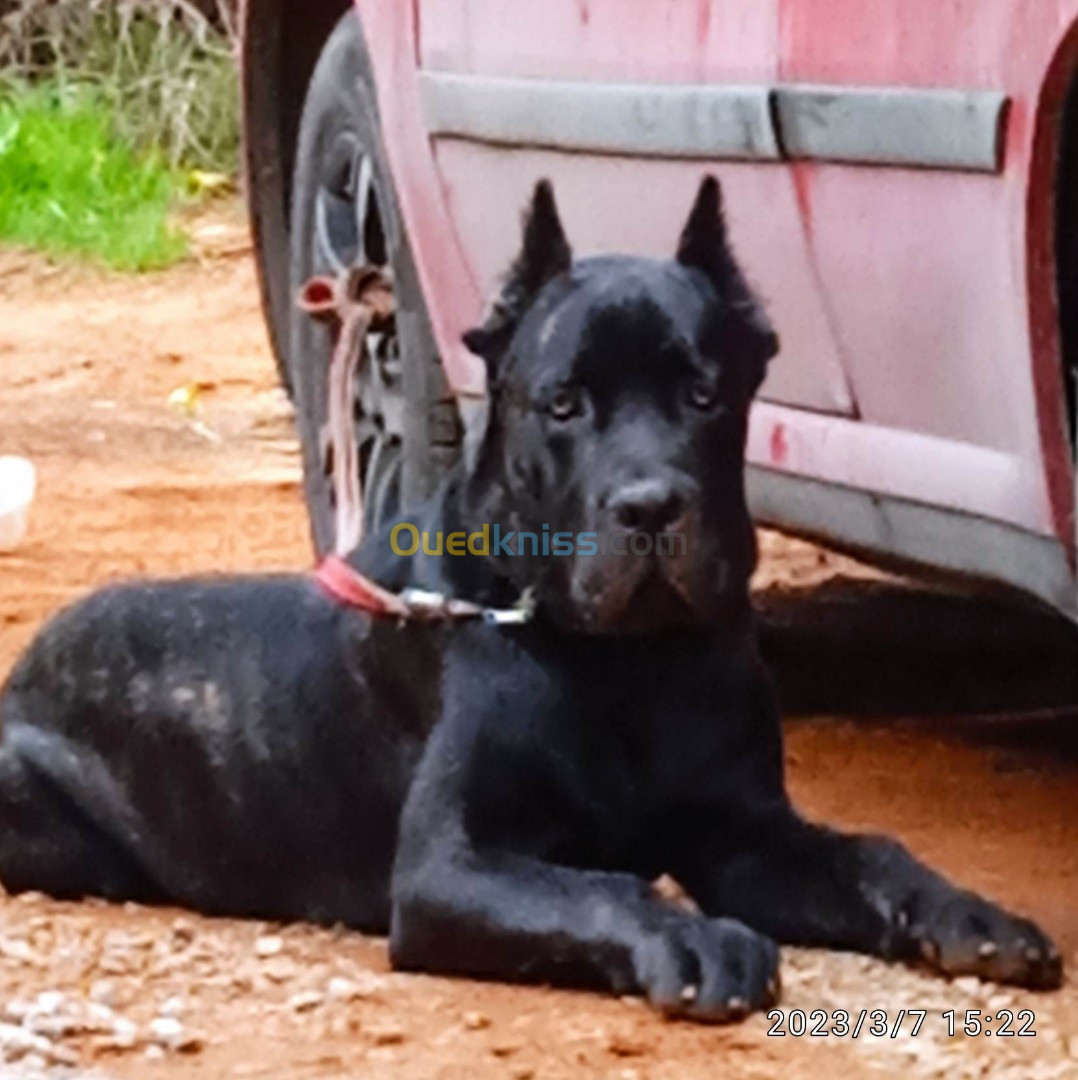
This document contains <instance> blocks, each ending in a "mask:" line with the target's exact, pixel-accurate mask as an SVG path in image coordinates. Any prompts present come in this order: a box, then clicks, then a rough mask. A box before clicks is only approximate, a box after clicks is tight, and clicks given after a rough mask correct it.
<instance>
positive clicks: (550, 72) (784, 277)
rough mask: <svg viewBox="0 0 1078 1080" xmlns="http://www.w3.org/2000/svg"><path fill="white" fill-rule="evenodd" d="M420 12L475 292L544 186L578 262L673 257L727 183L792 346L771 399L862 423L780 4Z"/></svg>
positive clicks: (441, 148)
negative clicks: (786, 67)
mask: <svg viewBox="0 0 1078 1080" xmlns="http://www.w3.org/2000/svg"><path fill="white" fill-rule="evenodd" d="M418 16H419V27H418V31H419V66H420V80H421V90H422V98H423V108H424V114H425V121H426V125H427V130H428V133H429V135H430V137H431V139H432V141H433V148H434V156H435V160H436V165H437V172H438V176H439V179H440V183H441V186H442V192H443V194H444V196H445V200H446V205H447V206H448V207H449V212H450V214H451V216H452V219H453V223H454V226H455V230H456V235H457V237H458V238H459V242H460V247H461V250H462V251H463V252H464V253H465V255H466V260H467V263H468V273H470V274H471V275H473V277H474V280H475V284H476V287H477V291H478V292H480V293H482V294H484V295H489V294H490V292H491V290H492V289H493V288H494V286H495V283H496V281H497V278H498V276H499V274H501V273H502V272H503V271H504V269H505V268H506V266H507V265H508V263H509V261H510V260H511V259H512V257H513V255H514V252H515V246H516V244H517V242H518V232H519V230H518V224H517V223H518V220H519V215H520V211H521V208H522V207H523V206H524V204H525V202H526V200H527V197H528V193H529V191H530V189H531V187H532V186H533V185H534V184H535V182H536V180H538V179H539V178H540V177H544V176H547V177H551V178H552V179H553V181H554V184H555V189H556V192H557V197H558V201H559V205H560V206H561V209H562V213H563V217H564V219H565V222H566V226H567V229H568V233H569V236H570V238H571V240H572V242H573V244H574V246H575V248H576V251H577V253H578V254H580V255H590V254H597V253H600V252H626V253H635V254H643V255H650V256H669V255H670V254H671V253H672V252H673V249H674V246H675V244H676V240H677V235H678V232H679V230H680V228H681V226H682V224H683V222H684V219H685V217H686V214H687V211H688V208H689V206H690V205H691V201H692V198H693V195H694V193H695V190H696V187H697V186H698V184H699V182H700V179H701V177H702V175H703V174H704V173H705V172H707V171H714V172H717V173H718V174H719V175H720V177H721V179H722V181H723V185H724V188H725V192H726V200H727V207H728V216H729V219H730V223H731V230H732V235H733V238H734V241H735V243H736V246H737V248H738V251H739V254H740V256H741V259H742V261H743V263H744V264H745V265H746V267H747V268H748V271H749V273H750V275H751V276H752V278H753V280H754V283H755V284H756V285H757V287H758V289H759V291H760V292H761V294H762V296H763V297H764V299H765V302H766V303H767V305H768V307H769V309H770V311H771V314H772V317H773V319H774V321H775V322H776V324H777V325H778V327H779V328H780V332H781V335H782V337H783V339H784V340H785V342H787V348H786V349H785V351H784V352H783V354H782V356H781V358H780V360H779V361H778V362H777V363H776V364H774V365H773V368H772V373H771V375H770V377H769V379H768V381H767V384H766V386H765V387H764V391H763V397H764V398H766V399H768V400H771V401H775V402H781V403H783V404H784V405H787V406H793V407H797V408H804V409H811V410H814V411H817V412H831V413H839V414H844V413H849V412H850V411H851V408H852V399H851V396H850V393H849V390H848V387H847V384H846V378H845V375H844V372H843V369H842V365H841V363H840V359H839V355H838V350H837V348H836V343H835V338H834V334H833V332H832V327H831V325H830V321H829V315H828V312H827V309H826V305H825V304H824V303H822V302H821V299H822V298H821V292H820V289H819V287H818V286H819V281H818V272H817V267H816V266H815V263H814V259H813V253H812V248H811V244H810V236H809V235H808V233H807V232H806V230H805V228H804V219H803V217H802V215H801V214H800V212H799V207H798V201H797V191H796V189H795V187H794V185H793V183H792V181H791V176H790V174H789V172H788V170H787V169H786V168H785V167H784V165H783V164H782V162H781V153H780V148H779V146H778V144H777V141H776V138H775V133H774V130H773V125H772V115H771V102H770V96H769V88H770V86H771V84H772V83H773V81H774V79H775V77H776V69H777V64H778V57H779V40H778V35H779V23H778V7H777V0H751V2H749V0H741V2H738V3H717V2H710V0H545V2H544V3H542V4H520V3H518V2H516V0H451V2H450V0H419V2H418Z"/></svg>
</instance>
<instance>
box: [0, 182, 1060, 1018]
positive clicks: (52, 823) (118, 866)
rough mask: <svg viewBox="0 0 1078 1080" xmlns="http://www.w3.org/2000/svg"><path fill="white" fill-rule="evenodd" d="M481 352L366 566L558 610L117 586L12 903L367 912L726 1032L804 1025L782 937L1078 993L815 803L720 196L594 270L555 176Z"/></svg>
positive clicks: (1032, 938)
mask: <svg viewBox="0 0 1078 1080" xmlns="http://www.w3.org/2000/svg"><path fill="white" fill-rule="evenodd" d="M466 344H467V345H468V347H469V348H470V349H471V350H472V351H473V352H475V353H476V354H478V355H479V356H481V357H482V358H483V360H484V361H485V363H486V365H487V369H488V376H489V389H490V394H489V402H490V407H489V416H488V418H487V421H486V427H485V433H484V435H483V437H482V439H481V440H480V442H479V444H478V446H477V449H476V450H475V452H474V453H473V454H472V455H471V456H470V460H469V462H468V463H467V464H466V465H462V466H461V467H460V469H459V470H458V471H457V472H456V473H455V474H454V475H453V476H451V477H449V478H448V480H447V482H446V485H445V487H444V488H443V490H442V492H441V494H440V495H439V496H438V498H436V499H435V500H433V502H432V504H431V505H430V506H429V507H427V508H426V509H425V510H424V511H423V513H422V514H421V515H419V516H417V517H415V518H413V519H410V528H411V531H410V532H409V533H408V537H409V540H408V543H407V545H405V543H404V540H403V539H402V533H401V531H400V529H399V527H395V530H394V532H393V533H390V532H389V530H384V531H383V532H382V533H378V534H375V535H373V536H371V537H370V538H369V539H368V541H367V542H366V543H365V545H364V546H363V547H362V548H361V550H360V552H359V553H358V554H356V555H354V556H353V557H351V559H350V563H351V565H352V566H353V567H355V568H356V569H357V570H360V571H362V572H363V573H364V574H365V575H366V576H367V578H368V579H369V580H375V581H377V582H378V583H379V584H381V585H383V586H385V587H386V588H387V589H392V590H400V589H404V588H408V587H418V588H422V589H425V590H434V591H437V592H440V593H441V594H443V595H445V596H449V597H454V598H457V599H461V600H469V601H473V602H475V603H477V604H480V605H484V606H486V607H488V608H493V609H506V608H509V609H512V608H513V606H514V605H515V604H517V602H518V601H519V600H520V598H521V596H522V595H526V596H527V597H528V598H529V599H530V601H531V605H532V606H531V608H530V610H531V611H532V617H531V619H530V621H525V622H521V623H520V624H519V625H518V624H514V623H513V622H512V621H509V623H508V624H501V625H493V624H491V623H490V622H488V621H484V620H473V621H460V622H445V623H429V622H428V623H422V624H421V623H405V624H403V625H402V624H401V622H400V621H399V620H397V619H387V618H378V617H374V616H372V615H371V614H369V613H367V612H365V611H363V610H358V609H357V608H356V607H354V606H351V605H349V604H347V603H342V602H340V601H339V600H337V599H334V598H333V597H332V596H331V595H330V594H329V592H327V591H326V590H324V589H323V588H322V587H321V585H320V584H319V582H318V581H316V580H315V579H314V578H313V577H310V576H304V575H299V574H297V575H292V576H288V575H282V576H251V577H246V578H244V577H235V578H218V579H213V578H211V579H204V580H184V581H175V582H163V583H157V584H154V583H140V584H133V585H129V586H121V587H112V588H107V589H105V590H103V591H101V592H98V593H96V594H95V595H92V596H91V597H90V598H89V599H87V600H85V601H83V602H81V603H78V604H76V605H75V606H74V607H72V608H70V609H69V610H67V611H65V612H63V613H61V614H60V615H58V616H57V617H56V618H55V619H53V621H52V622H51V623H50V624H49V625H48V626H47V627H46V628H45V629H44V630H43V631H42V633H41V635H40V636H39V638H38V639H37V641H36V642H35V643H34V644H33V645H32V646H31V647H30V649H29V650H28V652H27V653H26V655H24V656H23V657H22V659H21V660H20V662H19V663H18V665H17V666H16V668H15V670H14V672H13V674H12V675H11V677H10V679H9V681H8V684H7V687H6V690H5V691H4V695H3V699H2V704H0V708H2V717H3V743H2V749H0V880H2V881H3V883H4V884H5V885H6V887H7V888H8V889H9V890H11V891H18V890H25V889H38V890H44V891H45V892H48V893H51V894H54V895H56V896H61V897H78V896H82V895H86V894H94V895H98V896H104V897H110V898H115V899H128V898H130V899H133V900H137V901H143V902H167V903H174V904H181V905H186V906H189V907H191V908H195V909H198V910H200V911H203V912H208V913H213V914H229V915H240V916H244V915H251V916H260V917H264V918H271V919H280V920H292V919H302V920H314V921H318V922H339V923H343V924H345V925H347V926H350V927H355V928H358V929H360V930H364V931H372V932H378V933H383V932H388V934H389V939H390V950H391V955H392V959H393V962H394V964H395V965H396V966H397V967H398V968H402V969H407V970H423V971H428V972H440V973H455V974H461V975H469V976H475V977H485V978H494V979H505V980H542V981H547V982H550V983H554V984H560V985H571V986H583V987H593V988H599V989H604V990H606V991H611V992H614V993H618V994H632V993H636V994H641V995H643V996H645V997H646V998H647V999H648V1001H650V1002H651V1003H652V1004H653V1005H654V1006H655V1007H656V1008H658V1009H660V1010H661V1011H663V1012H664V1013H667V1014H670V1015H677V1016H683V1017H689V1018H693V1019H697V1020H705V1021H722V1020H728V1019H732V1018H736V1017H739V1016H742V1015H744V1014H745V1013H747V1012H749V1011H751V1010H754V1009H760V1008H762V1007H765V1006H767V1005H769V1004H770V1003H772V1002H773V1001H774V1000H775V999H776V995H777V993H778V987H779V980H778V965H779V953H778V948H777V945H776V943H779V942H782V943H791V944H798V945H813V946H829V947H833V948H838V949H852V950H857V951H860V952H864V953H869V954H872V955H875V956H880V957H887V958H894V959H896V960H907V961H909V960H912V961H920V962H923V963H924V964H927V965H928V966H929V967H931V968H934V969H935V970H936V971H939V972H943V973H945V974H948V975H959V974H972V975H977V976H981V977H983V978H986V979H995V980H1000V981H1003V982H1010V983H1016V984H1019V985H1024V986H1029V987H1039V988H1047V987H1054V986H1056V985H1058V984H1059V982H1060V979H1061V962H1060V957H1059V953H1058V952H1057V951H1056V949H1055V948H1054V947H1053V945H1052V944H1051V942H1050V941H1049V940H1048V939H1047V938H1046V937H1045V935H1044V934H1043V933H1042V932H1041V931H1040V930H1039V929H1038V928H1037V927H1036V926H1034V925H1033V924H1032V923H1031V922H1029V921H1026V920H1025V919H1021V918H1017V917H1015V916H1013V915H1010V914H1007V913H1006V912H1004V911H1002V910H1000V909H999V908H998V907H996V906H995V905H993V904H991V903H989V902H988V901H986V900H983V899H980V898H979V897H977V896H975V895H973V894H972V893H969V892H966V891H963V890H961V889H959V888H956V887H955V886H953V885H951V884H949V883H948V882H947V881H946V880H945V879H944V878H942V877H941V876H940V875H938V874H936V873H934V872H933V871H931V870H929V869H927V868H926V867H924V866H923V865H921V864H920V863H919V862H917V861H916V860H915V859H914V858H913V857H912V856H911V855H910V854H908V853H907V852H906V851H905V850H904V849H903V848H902V847H901V846H900V845H899V844H897V843H895V842H893V841H891V840H888V839H884V838H881V837H874V836H856V835H843V834H841V833H839V832H835V831H832V830H831V829H828V828H824V827H822V826H820V825H816V824H812V823H809V822H807V821H805V820H804V819H803V818H801V817H800V816H799V815H798V813H797V812H796V810H795V809H794V808H793V807H792V806H791V804H790V801H789V799H788V798H787V795H786V792H785V788H784V783H783V756H782V740H781V730H780V724H779V717H778V715H777V712H776V707H775V703H774V699H773V696H772V690H771V686H770V684H769V681H768V676H767V674H766V672H765V671H764V669H763V667H762V666H761V661H760V658H759V656H758V654H757V650H756V647H755V645H754V637H753V626H752V615H751V610H750V602H749V593H748V583H749V577H750V574H751V572H752V570H753V565H754V562H755V543H754V535H753V527H752V524H751V521H750V519H749V514H748V511H747V508H746V499H745V490H744V448H745V438H746V425H747V417H748V411H749V404H750V401H751V400H752V397H753V395H754V393H755V391H756V390H757V388H758V387H759V385H760V383H761V380H762V379H763V377H764V374H765V370H766V367H767V364H768V361H769V360H770V359H771V358H772V357H773V356H774V354H775V353H776V352H777V350H778V340H777V338H776V335H775V333H774V331H773V330H772V328H771V326H770V325H769V322H768V319H767V317H766V315H765V313H764V311H763V309H762V308H761V306H760V305H759V303H758V302H757V300H756V298H755V297H754V295H753V293H752V291H751V289H750V287H749V285H748V283H747V281H746V279H745V278H744V276H743V275H742V273H741V271H740V269H739V267H738V264H737V262H736V261H735V257H734V255H733V253H732V250H731V247H730V244H729V242H728V239H727V232H726V226H725V223H724V217H723V208H722V200H721V194H720V189H719V186H718V184H717V182H716V181H715V180H714V179H712V178H707V179H706V180H705V181H704V183H703V185H702V187H701V189H700V192H699V195H698V197H697V200H696V202H695V205H694V206H693V208H692V210H691V213H690V216H689V219H688V223H687V225H686V226H685V229H684V232H683V234H682V236H681V239H680V244H679V246H678V247H677V250H676V255H675V257H674V258H673V259H671V260H669V261H652V260H648V259H642V258H628V257H601V258H588V259H580V260H574V258H573V256H572V253H571V250H570V246H569V243H568V242H567V240H566V237H565V234H564V231H563V228H562V225H561V223H560V219H559V216H558V211H557V208H556V205H555V201H554V197H553V193H552V190H551V188H550V186H549V184H547V183H546V182H543V183H540V184H539V185H538V187H537V188H536V190H535V193H534V196H533V198H532V201H531V204H530V206H529V208H528V210H527V211H526V213H525V221H524V239H523V246H522V249H521V251H520V254H519V256H518V257H517V259H516V261H515V263H514V264H513V266H512V267H511V268H510V270H509V272H508V275H507V278H506V281H505V284H504V289H503V291H502V293H501V295H500V297H499V298H498V300H497V301H496V303H495V304H494V305H493V307H492V309H491V313H490V315H489V317H488V318H487V320H486V322H485V323H484V325H482V326H480V327H479V328H477V329H475V330H474V331H472V332H470V333H469V334H468V335H467V337H466ZM398 526H399V523H398ZM420 531H421V532H422V533H424V534H428V535H427V538H426V539H427V541H428V542H427V544H426V545H425V546H426V548H427V550H428V551H437V550H438V548H439V546H440V545H441V540H439V539H438V538H437V534H441V537H442V538H444V539H448V538H450V537H451V535H452V534H454V533H462V534H465V535H467V537H468V538H469V542H468V544H467V545H466V546H463V547H462V544H461V543H460V542H459V541H458V543H457V545H456V548H455V550H456V552H457V554H450V552H451V551H453V550H454V548H453V545H452V544H446V547H445V549H444V550H443V553H442V554H441V555H440V556H439V555H437V554H429V553H428V554H424V551H423V548H422V547H421V548H420V550H419V551H418V552H417V553H416V554H415V555H408V554H406V553H405V552H404V547H405V546H407V547H409V548H413V547H414V546H415V544H414V538H415V533H418V532H420ZM480 535H481V536H482V538H481V539H477V537H479V536H480ZM394 536H396V540H394V539H393V537H394ZM514 545H516V546H514ZM664 874H665V875H670V876H671V877H673V878H674V879H675V880H676V881H678V882H679V883H680V884H681V886H682V887H683V889H684V890H685V891H686V892H687V893H688V895H689V896H690V897H691V898H692V900H693V901H694V904H692V905H688V904H684V903H682V904H672V903H668V902H666V901H665V900H664V899H663V898H662V897H661V896H660V895H659V893H658V892H657V891H656V889H655V888H654V887H653V885H652V884H651V883H652V882H653V881H654V880H655V879H657V878H658V877H659V876H661V875H664Z"/></svg>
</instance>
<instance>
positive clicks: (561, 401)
mask: <svg viewBox="0 0 1078 1080" xmlns="http://www.w3.org/2000/svg"><path fill="white" fill-rule="evenodd" d="M547 411H548V412H549V413H550V415H551V416H553V417H554V419H555V420H571V419H572V418H573V417H574V416H576V414H577V413H578V412H580V396H579V394H577V393H576V392H575V391H573V390H572V389H571V388H570V387H567V386H563V387H562V388H561V389H560V390H557V391H555V393H554V395H553V397H551V399H550V403H549V404H548V405H547Z"/></svg>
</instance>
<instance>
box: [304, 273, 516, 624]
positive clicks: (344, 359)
mask: <svg viewBox="0 0 1078 1080" xmlns="http://www.w3.org/2000/svg"><path fill="white" fill-rule="evenodd" d="M297 304H298V306H299V309H300V310H301V311H302V312H304V313H305V314H306V315H308V316H309V317H310V318H312V319H314V320H315V321H316V322H319V323H322V324H324V325H327V326H329V327H331V328H333V329H335V330H336V332H337V339H336V342H335V343H334V346H333V352H332V355H331V357H330V362H329V370H328V372H327V375H326V421H325V423H324V424H323V425H322V428H321V431H320V449H321V453H322V460H323V461H324V462H325V461H327V460H328V462H329V467H328V468H327V471H328V472H329V473H330V483H331V485H332V489H333V503H334V507H333V508H334V516H335V524H336V529H335V532H336V539H335V543H334V550H333V553H332V554H330V555H328V556H326V557H325V558H324V559H323V560H322V562H321V563H320V564H319V566H318V569H317V571H316V577H317V579H318V582H319V584H320V585H321V586H322V587H323V589H324V590H325V591H326V592H327V593H329V595H330V596H332V597H333V598H334V599H335V600H337V601H338V602H339V603H342V604H345V605H347V606H349V607H355V608H359V609H360V610H362V611H366V612H368V613H369V614H372V615H379V616H390V617H395V618H398V619H402V620H409V621H419V622H433V621H448V620H461V619H482V620H484V621H486V622H488V623H491V624H493V625H498V626H508V625H518V624H521V623H525V622H528V621H529V620H530V619H531V617H532V614H533V611H534V605H533V602H532V599H531V596H530V594H525V596H523V597H522V598H521V600H520V602H519V603H518V604H517V605H516V606H515V607H512V608H508V609H505V610H499V609H493V608H485V607H482V606H480V605H479V604H473V603H472V602H471V601H468V600H457V599H453V598H451V597H447V596H443V595H442V594H441V593H435V592H427V591H426V590H422V589H405V590H403V591H402V592H400V593H393V592H390V591H389V590H388V589H384V588H383V587H382V586H381V585H379V584H378V583H377V582H375V581H372V580H371V579H370V578H368V577H367V576H366V575H364V574H362V573H360V572H359V571H358V570H356V568H355V567H354V566H352V565H351V564H350V563H349V562H348V561H347V558H346V556H348V555H350V554H351V553H352V552H353V551H355V550H356V548H358V547H359V545H360V544H361V543H362V541H363V533H364V510H363V487H362V483H361V480H360V460H359V443H358V441H357V439H356V429H355V414H354V409H355V386H356V380H357V377H358V376H359V373H360V371H361V370H362V368H363V365H364V364H365V363H367V362H368V360H369V357H368V350H367V337H368V335H369V334H370V333H372V332H375V333H377V332H379V331H382V330H386V329H388V328H389V326H390V325H391V323H392V321H393V319H394V318H395V316H396V303H395V300H394V296H393V279H392V276H391V275H390V273H389V272H388V271H387V270H384V269H382V268H380V267H376V266H357V267H351V268H348V269H345V270H342V271H341V272H340V273H339V274H337V275H336V276H335V277H330V276H328V275H316V276H315V277H312V278H311V279H310V280H308V281H307V283H306V284H305V285H304V286H303V288H302V289H300V292H299V296H298V298H297Z"/></svg>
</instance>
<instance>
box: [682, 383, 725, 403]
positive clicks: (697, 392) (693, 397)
mask: <svg viewBox="0 0 1078 1080" xmlns="http://www.w3.org/2000/svg"><path fill="white" fill-rule="evenodd" d="M689 400H690V401H691V402H692V403H693V405H695V406H696V407H697V408H698V409H711V408H714V406H715V403H716V402H717V401H718V400H719V388H718V387H717V386H716V385H715V384H714V383H713V382H710V381H709V380H708V379H697V380H696V382H694V383H693V384H692V387H691V389H690V390H689Z"/></svg>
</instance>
